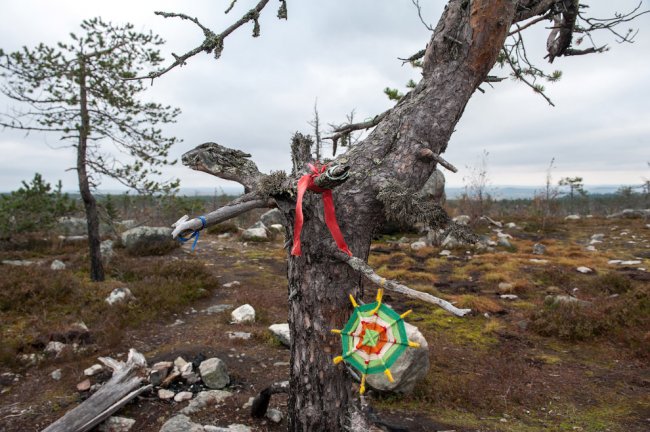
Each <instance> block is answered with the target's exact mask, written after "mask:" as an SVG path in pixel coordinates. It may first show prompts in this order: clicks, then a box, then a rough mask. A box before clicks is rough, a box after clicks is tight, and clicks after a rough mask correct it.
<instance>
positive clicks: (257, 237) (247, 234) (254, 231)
mask: <svg viewBox="0 0 650 432" xmlns="http://www.w3.org/2000/svg"><path fill="white" fill-rule="evenodd" d="M241 239H242V240H245V241H254V242H265V241H269V240H270V237H269V230H268V229H267V228H266V226H265V225H264V224H263V223H262V222H257V223H256V224H255V225H253V226H252V227H250V228H248V229H247V230H244V232H243V233H242V234H241Z"/></svg>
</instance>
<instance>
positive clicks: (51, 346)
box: [45, 341, 67, 357]
mask: <svg viewBox="0 0 650 432" xmlns="http://www.w3.org/2000/svg"><path fill="white" fill-rule="evenodd" d="M66 347H67V345H66V344H64V343H62V342H56V341H51V342H48V344H47V345H46V346H45V353H46V354H51V355H54V356H56V357H58V356H59V355H60V354H61V352H62V351H63V350H64V349H65V348H66Z"/></svg>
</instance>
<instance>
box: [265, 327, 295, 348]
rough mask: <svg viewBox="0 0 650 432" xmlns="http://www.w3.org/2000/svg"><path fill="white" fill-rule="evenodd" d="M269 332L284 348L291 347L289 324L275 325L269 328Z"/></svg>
mask: <svg viewBox="0 0 650 432" xmlns="http://www.w3.org/2000/svg"><path fill="white" fill-rule="evenodd" d="M269 330H270V331H271V333H273V335H274V336H275V337H276V338H277V339H278V340H279V341H280V343H281V344H282V345H284V346H287V347H289V346H291V330H289V324H287V323H284V324H273V325H271V326H269Z"/></svg>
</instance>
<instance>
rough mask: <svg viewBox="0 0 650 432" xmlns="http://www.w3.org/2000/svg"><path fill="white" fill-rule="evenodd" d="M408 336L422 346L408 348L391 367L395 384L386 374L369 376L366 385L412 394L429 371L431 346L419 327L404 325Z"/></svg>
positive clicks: (387, 390)
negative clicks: (416, 385)
mask: <svg viewBox="0 0 650 432" xmlns="http://www.w3.org/2000/svg"><path fill="white" fill-rule="evenodd" d="M404 324H405V325H406V334H407V336H408V339H409V340H410V341H412V342H417V343H419V344H420V348H410V347H409V348H407V349H406V351H405V352H404V354H402V356H401V357H400V358H398V359H397V361H396V362H395V363H393V365H392V366H391V367H390V371H391V374H392V375H393V379H394V382H390V381H388V378H386V375H384V374H373V375H368V377H367V378H366V383H367V384H368V386H369V387H371V388H373V389H375V390H379V391H384V392H395V393H410V392H412V391H413V389H414V388H415V384H417V383H418V382H419V381H420V380H422V379H423V378H424V377H425V376H426V375H427V372H428V371H429V345H428V344H427V341H426V339H424V336H422V333H420V331H419V330H418V328H417V327H415V326H413V325H411V324H408V323H404Z"/></svg>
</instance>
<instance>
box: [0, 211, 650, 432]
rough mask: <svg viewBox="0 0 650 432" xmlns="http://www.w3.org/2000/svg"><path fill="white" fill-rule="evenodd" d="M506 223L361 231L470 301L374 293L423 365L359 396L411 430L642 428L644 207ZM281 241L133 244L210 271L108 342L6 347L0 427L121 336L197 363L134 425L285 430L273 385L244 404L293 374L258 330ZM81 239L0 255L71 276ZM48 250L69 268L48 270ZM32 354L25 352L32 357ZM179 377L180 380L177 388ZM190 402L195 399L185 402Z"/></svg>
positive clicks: (382, 254) (380, 266) (63, 401)
mask: <svg viewBox="0 0 650 432" xmlns="http://www.w3.org/2000/svg"><path fill="white" fill-rule="evenodd" d="M503 222H506V221H503ZM508 222H511V224H510V225H508V224H506V223H502V224H501V225H502V226H501V227H498V226H496V225H495V224H493V223H491V222H489V221H484V223H483V224H479V225H478V226H477V227H475V229H476V230H478V231H479V233H480V234H482V235H484V236H486V237H485V238H484V240H485V242H484V243H485V247H482V248H481V250H480V251H477V250H476V249H475V248H470V247H465V246H463V245H459V244H449V243H447V244H446V246H445V247H434V246H430V245H427V241H426V239H420V238H419V236H417V235H406V236H402V235H399V236H395V237H387V236H386V237H382V238H381V239H378V240H377V241H376V242H375V243H374V244H373V247H372V253H371V258H370V263H371V265H373V266H374V267H375V268H376V269H377V270H378V273H379V274H381V275H382V276H384V277H386V278H392V279H397V280H400V281H402V282H404V283H407V284H408V285H409V286H411V287H413V288H416V289H419V290H422V291H427V292H430V293H432V294H434V295H437V296H440V297H443V298H446V299H448V300H450V301H452V302H454V303H455V304H456V305H457V306H459V307H467V308H471V309H473V310H474V313H473V314H472V315H470V316H467V317H463V318H457V317H454V316H451V315H450V314H448V313H446V312H445V311H442V310H440V309H437V308H436V307H434V306H431V305H429V304H423V303H419V302H415V301H412V300H409V299H405V298H402V297H399V296H397V295H394V294H390V293H388V294H387V295H386V299H385V301H386V302H387V303H388V304H390V305H391V306H393V307H394V308H395V309H396V310H398V311H400V312H401V311H404V310H406V309H409V308H411V309H413V311H414V312H413V313H412V314H411V315H410V316H409V318H408V321H409V322H410V323H412V324H413V325H416V326H418V327H419V329H420V331H421V332H422V333H423V335H424V337H425V338H426V340H427V341H428V344H429V361H430V364H431V368H430V370H429V372H428V374H427V375H426V377H425V378H424V379H423V380H422V381H421V382H420V383H419V384H418V385H417V386H416V387H415V389H414V391H413V392H412V393H410V394H407V395H395V394H382V395H379V394H376V393H373V392H372V391H370V392H369V394H368V397H367V400H368V401H369V402H370V404H371V405H372V406H373V408H374V410H375V411H376V413H377V414H378V416H379V417H380V418H381V419H382V420H384V421H385V422H387V423H389V424H394V425H400V426H402V427H406V428H408V430H411V431H443V430H446V431H450V430H455V431H458V432H460V431H479V430H480V431H524V432H525V431H539V430H549V431H557V430H561V431H565V430H566V431H574V430H575V431H612V432H616V431H620V432H623V431H647V430H648V429H650V396H649V394H650V393H649V391H648V389H649V388H650V368H649V367H648V366H649V364H648V359H649V358H650V273H649V272H648V270H650V226H648V225H646V224H647V222H646V221H644V220H643V219H601V218H592V219H585V218H581V219H578V220H571V219H569V220H565V221H562V222H558V223H557V224H556V225H555V226H554V227H553V229H551V230H549V231H548V232H547V233H546V234H544V235H541V234H539V233H538V232H537V231H536V230H535V228H534V227H533V224H532V223H530V221H525V220H521V221H519V220H518V221H508ZM420 240H422V242H421V243H423V244H421V243H420ZM504 240H505V241H504ZM282 243H283V242H282V240H281V239H279V240H278V241H276V242H252V241H249V242H242V241H241V239H239V238H238V236H228V237H224V236H217V235H216V234H215V235H202V236H201V238H200V241H199V244H198V247H197V249H196V251H195V252H194V253H189V246H184V248H182V249H175V250H173V251H172V252H170V253H169V254H168V255H165V256H163V257H148V258H137V260H138V263H139V264H138V265H140V266H146V267H148V268H154V269H155V268H156V266H161V268H162V266H163V265H164V263H169V262H172V261H173V262H179V263H187V265H190V264H191V265H198V266H200V268H202V269H204V270H207V272H208V273H209V274H208V275H206V278H207V277H214V280H215V281H218V283H215V284H214V285H215V286H214V287H212V289H209V290H205V289H204V288H199V290H203V291H206V292H205V293H204V292H201V295H197V296H196V298H194V297H192V300H191V301H188V302H186V303H179V304H181V305H182V307H180V308H177V309H176V312H175V313H165V312H164V311H163V312H160V313H156V314H154V315H152V316H147V319H146V320H145V321H144V322H137V323H135V321H134V323H133V325H121V326H119V327H116V328H114V329H113V330H112V331H113V332H115V333H116V334H117V333H119V335H120V336H119V338H117V339H116V341H115V342H114V343H111V344H109V343H105V345H102V344H97V343H89V344H87V345H86V344H83V343H82V341H77V343H79V344H80V345H81V347H82V348H83V349H77V350H76V351H73V350H72V348H70V347H64V348H63V349H62V354H61V355H59V356H58V357H57V355H56V352H52V353H50V354H49V355H45V356H44V357H43V358H42V359H41V357H40V355H41V354H44V353H43V350H44V349H45V348H47V347H48V346H49V347H50V349H51V350H55V351H56V348H55V346H53V345H49V342H48V344H46V343H43V344H42V346H39V345H36V344H31V345H30V346H29V347H27V346H18V345H17V346H18V348H17V350H18V351H17V354H18V355H22V356H23V357H20V360H18V361H5V362H4V363H3V364H4V365H2V366H0V371H1V372H2V377H1V380H0V383H1V393H0V430H3V431H7V432H14V431H21V432H22V431H37V430H42V429H43V428H44V427H46V426H47V425H48V424H50V423H51V422H52V421H54V420H56V419H57V418H59V417H61V416H62V415H63V414H64V413H65V412H66V411H68V410H69V409H71V408H73V407H74V406H76V405H77V404H79V403H80V402H81V401H83V400H84V399H86V398H87V397H88V396H89V394H90V393H92V391H93V390H94V389H96V388H97V387H94V388H93V387H92V386H93V385H95V384H97V383H101V382H104V381H105V380H106V379H107V378H108V377H109V376H110V373H107V372H106V371H101V372H98V373H93V374H92V376H87V375H88V373H85V371H86V369H88V368H90V367H91V366H93V365H94V364H95V363H97V360H96V359H97V357H98V356H110V357H113V358H116V359H122V360H124V358H125V355H126V353H127V352H128V350H129V349H130V348H133V349H135V350H137V351H139V352H141V353H143V354H144V355H145V357H146V360H147V363H148V365H149V366H150V367H151V366H152V365H154V364H156V363H159V362H174V361H175V360H176V361H178V359H179V358H182V359H184V360H185V361H187V362H194V363H195V367H194V373H195V375H196V376H195V378H196V382H194V383H193V384H191V383H190V382H188V381H192V379H189V380H188V379H187V376H186V377H185V379H179V380H177V381H175V382H173V383H171V384H170V385H169V386H167V390H168V391H171V392H173V393H174V397H175V398H176V399H177V400H174V397H172V398H171V399H163V398H161V397H160V396H161V395H160V394H159V389H158V388H154V389H153V390H152V391H150V392H146V393H144V394H142V395H141V396H139V397H138V398H136V399H135V400H134V401H133V402H132V403H130V404H129V405H127V406H126V407H125V408H123V409H122V410H121V411H120V412H119V413H118V414H116V415H118V416H119V417H123V418H126V419H131V420H134V423H133V426H132V429H131V430H133V431H145V432H146V431H156V432H157V431H160V430H163V431H165V432H172V431H174V430H197V431H199V430H204V431H213V430H254V431H275V430H285V429H286V418H284V417H285V416H286V397H285V396H283V395H277V396H274V397H273V399H272V401H271V405H270V407H271V408H272V409H273V410H274V411H273V413H274V415H275V416H276V417H275V418H273V419H271V418H268V417H267V418H263V419H254V418H252V417H251V416H250V409H249V408H248V406H249V405H248V404H249V401H250V398H251V397H253V396H255V395H256V394H257V393H258V392H259V391H260V390H262V389H263V388H265V387H266V386H268V385H269V384H271V383H273V382H276V381H282V380H285V379H287V378H288V357H289V356H288V349H287V348H286V347H285V346H283V345H282V344H281V343H280V342H279V341H278V339H277V338H276V337H274V336H273V335H272V334H271V333H270V332H269V330H268V327H269V326H270V325H272V324H277V323H284V322H286V319H287V317H286V314H287V307H286V304H287V288H286V278H285V273H286V268H285V267H286V264H285V252H284V251H283V250H282ZM536 245H537V246H536ZM452 246H453V247H452ZM83 253H84V251H83V248H82V247H80V248H77V249H75V248H74V247H67V246H66V247H65V248H64V249H57V248H52V249H51V250H49V249H48V251H47V252H43V251H41V252H39V253H38V254H30V252H24V251H23V252H20V253H15V252H7V251H5V252H2V253H1V254H0V258H2V260H5V261H6V260H14V261H15V260H32V261H38V262H41V263H42V264H41V267H44V269H43V270H39V272H40V273H34V270H33V267H32V266H23V267H16V266H14V265H12V264H11V263H5V264H4V265H3V266H2V267H1V268H2V270H3V272H9V273H7V274H9V275H10V276H11V277H12V278H15V277H17V276H16V274H17V272H21V271H24V272H25V274H37V275H41V276H42V277H47V275H48V274H49V273H48V272H59V273H57V274H64V275H65V277H69V278H75V277H80V276H79V274H80V272H81V270H80V269H81V268H83V259H82V258H79V257H78V256H81V257H83ZM121 253H122V251H120V250H117V255H118V256H119V254H121ZM32 255H34V256H32ZM55 259H58V260H60V261H61V262H63V263H66V262H67V266H68V267H67V268H66V269H63V270H50V269H49V266H50V265H51V264H50V263H51V262H52V261H53V260H55ZM131 259H134V260H135V258H131ZM34 265H38V264H34ZM9 267H11V270H7V269H9ZM116 268H117V267H116ZM121 271H122V273H126V272H128V271H127V270H121ZM152 271H153V270H152ZM30 272H31V273H30ZM61 272H63V273H61ZM66 272H67V273H66ZM115 274H116V273H115ZM43 275H45V276H43ZM118 276H119V277H120V278H121V280H130V279H129V278H128V277H126V276H124V275H123V274H120V275H117V276H114V277H115V278H117V277H118ZM57 277H59V276H57ZM81 277H83V274H82V276H81ZM184 277H186V278H187V280H189V278H190V276H189V275H188V276H184ZM12 280H13V279H12ZM16 280H18V279H16ZM182 280H184V279H183V278H180V279H179V281H182ZM206 280H207V279H206ZM139 283H141V282H137V283H136V282H134V283H133V285H132V286H131V288H133V289H132V291H133V294H135V297H136V299H135V300H133V302H134V303H132V306H123V307H124V308H125V309H124V311H125V312H124V313H127V312H128V311H129V310H139V309H137V307H141V306H133V305H134V304H135V305H146V304H147V299H146V298H142V295H143V294H140V293H141V292H143V291H142V288H141V287H140V285H138V284H139ZM142 283H144V282H142ZM127 285H128V283H127ZM90 286H93V285H90ZM118 286H120V284H118V283H116V281H114V280H113V281H108V282H107V283H105V284H104V286H103V287H102V288H101V290H102V291H101V292H102V299H103V298H104V297H106V295H107V294H109V293H111V292H112V291H113V290H114V289H115V288H117V287H118ZM139 287H140V288H139ZM138 288H139V289H141V291H138V290H137V289H138ZM3 289H8V287H6V286H3ZM15 289H20V287H19V286H16V287H15ZM364 289H365V300H366V301H372V298H373V297H374V294H375V292H376V291H375V287H373V286H371V285H366V286H365V287H364ZM208 291H209V292H208ZM89 304H91V300H88V302H87V303H86V305H85V307H86V308H90V307H91V306H88V305H89ZM126 304H127V305H128V300H126ZM245 304H250V305H251V306H252V307H253V308H254V310H255V320H254V322H242V323H232V321H233V319H232V318H233V317H232V316H231V314H232V311H233V310H234V309H235V308H237V307H239V306H242V305H245ZM0 306H2V304H0ZM75 307H82V308H83V307H84V305H83V304H82V305H81V306H75ZM75 307H72V306H71V307H70V308H69V310H67V311H66V312H65V313H68V314H70V315H71V316H73V318H76V317H77V316H79V317H82V318H84V319H85V321H84V322H86V321H87V324H88V327H89V329H88V332H89V333H90V334H93V332H96V331H98V330H96V328H99V327H100V324H101V319H99V320H98V319H95V320H92V318H90V317H89V315H88V314H86V315H84V313H83V312H80V311H77V309H75ZM129 308H130V309H129ZM0 310H2V308H0ZM43 310H44V311H46V310H48V309H47V307H46V306H45V305H43ZM101 310H104V309H101ZM2 313H4V314H5V315H3V316H2V318H3V320H5V322H6V323H7V324H3V337H6V335H7V334H9V333H11V334H13V333H15V332H19V331H24V332H27V330H26V328H27V327H29V324H28V323H27V324H26V323H24V322H23V321H19V320H17V319H16V318H15V317H14V315H12V314H11V313H10V311H8V310H4V311H3V312H2ZM57 313H58V312H57ZM10 318H11V319H12V320H14V321H9V319H10ZM33 319H34V320H36V318H33ZM38 319H46V318H38ZM71 319H72V318H71ZM9 322H11V323H12V324H11V325H9V324H8V323H9ZM34 322H36V321H34ZM39 322H40V321H39ZM103 324H104V326H105V324H106V323H103ZM39 328H40V327H39ZM101 328H102V332H103V333H105V332H106V331H107V330H106V329H105V328H104V327H101ZM20 329H22V330H20ZM80 332H81V333H84V332H83V331H81V330H80ZM103 333H102V334H103ZM95 339H96V340H100V341H106V340H109V339H107V338H106V337H102V338H99V337H97V338H95ZM7 340H8V339H7ZM50 342H52V341H50ZM95 342H96V341H95ZM12 343H15V341H13V342H12ZM61 343H63V344H65V343H66V341H63V342H61ZM102 343H103V342H102ZM66 345H71V344H66ZM58 348H61V347H60V346H59V347H58ZM30 355H32V357H31V360H35V361H38V363H37V364H35V365H29V362H30V357H29V356H30ZM25 356H27V357H25ZM5 357H6V356H5ZM211 358H219V359H221V360H222V361H223V362H224V363H225V365H226V369H227V374H228V377H229V384H228V385H226V386H225V387H224V388H223V389H216V387H218V386H216V387H215V386H214V385H212V387H208V386H206V383H205V382H203V381H204V380H201V379H200V378H201V374H200V372H199V371H198V369H199V368H200V364H201V362H202V361H205V360H207V359H211ZM5 360H6V358H5ZM178 365H179V366H180V368H182V365H181V364H180V363H179V364H178ZM168 366H169V369H170V370H171V368H172V366H170V365H168ZM166 371H167V369H166ZM85 380H88V382H87V383H85V385H84V386H81V387H79V388H78V386H79V385H80V384H82V383H84V381H85ZM86 387H90V388H91V390H86ZM184 391H187V392H189V393H188V394H183V395H182V396H179V395H180V394H182V392H184ZM225 392H227V393H225ZM162 396H170V394H169V393H168V394H165V393H164V392H163V394H162ZM184 397H187V398H191V399H188V400H181V399H183V398H184ZM193 401H194V402H193ZM197 401H199V402H200V401H204V402H205V404H204V405H205V406H198V408H196V409H195V408H192V407H193V406H195V407H196V406H197V405H200V404H199V403H198V402H197ZM193 403H194V405H192V404H193ZM278 412H279V413H280V414H281V416H277V414H278ZM183 415H185V416H186V417H182V416H183ZM278 417H282V418H278ZM237 425H239V426H237ZM106 427H107V426H104V428H106ZM192 427H194V429H192ZM218 428H229V429H218ZM246 428H249V429H246ZM102 430H103V429H102Z"/></svg>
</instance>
